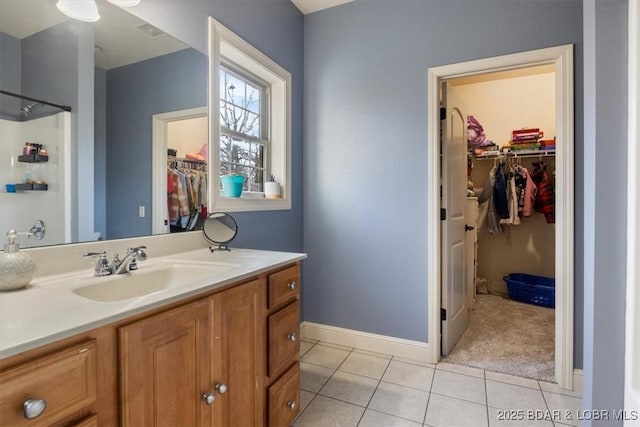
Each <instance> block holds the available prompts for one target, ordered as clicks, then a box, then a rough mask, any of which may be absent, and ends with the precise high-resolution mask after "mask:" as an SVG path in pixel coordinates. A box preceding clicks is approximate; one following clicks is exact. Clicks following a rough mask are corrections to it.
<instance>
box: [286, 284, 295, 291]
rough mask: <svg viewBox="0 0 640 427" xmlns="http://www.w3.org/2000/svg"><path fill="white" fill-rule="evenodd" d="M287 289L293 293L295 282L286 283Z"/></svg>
mask: <svg viewBox="0 0 640 427" xmlns="http://www.w3.org/2000/svg"><path fill="white" fill-rule="evenodd" d="M287 288H289V289H291V290H292V291H294V290H295V289H296V282H289V283H287Z"/></svg>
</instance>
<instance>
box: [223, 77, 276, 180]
mask: <svg viewBox="0 0 640 427" xmlns="http://www.w3.org/2000/svg"><path fill="white" fill-rule="evenodd" d="M266 99H267V86H266V85H265V84H260V83H254V82H253V81H252V80H249V79H246V78H244V77H242V76H241V75H240V74H239V73H238V72H235V71H233V69H232V68H230V67H227V66H224V65H222V66H221V67H220V175H227V174H239V175H242V176H244V177H245V178H246V181H245V183H244V187H243V191H256V192H262V191H263V183H264V182H265V178H266V173H267V168H266V167H265V165H266V162H265V158H268V156H269V132H268V130H269V127H268V118H269V111H268V107H267V106H268V102H266Z"/></svg>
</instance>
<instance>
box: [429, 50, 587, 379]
mask: <svg viewBox="0 0 640 427" xmlns="http://www.w3.org/2000/svg"><path fill="white" fill-rule="evenodd" d="M547 64H552V65H555V72H556V75H555V76H556V140H557V148H556V169H557V171H558V172H559V173H556V226H555V227H556V233H555V247H556V254H555V279H556V301H555V302H556V310H555V379H556V382H557V383H558V385H559V386H560V387H562V388H564V389H567V390H572V389H573V333H574V331H573V329H574V328H573V313H574V307H573V304H574V265H573V253H574V201H573V196H574V171H573V169H574V136H573V130H574V121H573V120H574V119H573V114H574V113H573V111H574V108H573V104H574V99H573V93H574V92H573V45H563V46H556V47H550V48H546V49H538V50H533V51H528V52H520V53H514V54H510V55H503V56H496V57H492V58H484V59H479V60H475V61H468V62H461V63H457V64H451V65H444V66H440V67H432V68H429V70H428V91H427V110H428V117H427V129H428V145H427V158H428V160H427V171H428V183H427V209H428V212H429V214H428V220H427V221H428V224H427V268H428V282H427V283H429V284H431V285H430V286H429V293H428V295H429V303H428V307H429V316H428V321H429V324H428V340H429V349H430V353H431V361H432V362H437V361H438V360H439V359H440V345H441V344H440V306H441V303H440V301H441V277H442V275H441V265H440V263H441V252H440V251H441V247H442V244H441V240H442V236H441V232H440V227H441V221H440V215H439V213H440V189H439V186H440V166H439V163H440V147H439V145H440V144H439V142H438V141H439V132H438V127H439V122H440V117H439V115H440V114H439V113H440V105H439V96H438V93H439V83H440V81H441V80H445V79H452V78H457V77H465V76H472V75H477V74H485V73H490V72H496V71H504V70H511V69H518V68H526V67H532V66H538V65H547Z"/></svg>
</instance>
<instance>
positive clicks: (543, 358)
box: [441, 294, 555, 382]
mask: <svg viewBox="0 0 640 427" xmlns="http://www.w3.org/2000/svg"><path fill="white" fill-rule="evenodd" d="M554 322H555V314H554V310H553V309H551V308H545V307H539V306H536V305H531V304H524V303H520V302H517V301H513V300H509V299H506V298H503V297H500V296H495V295H483V294H479V295H477V302H476V307H475V310H474V311H472V314H471V320H470V323H469V328H468V329H467V330H466V331H465V333H464V334H463V335H462V337H461V338H460V340H459V341H458V343H457V344H456V345H455V346H454V348H453V350H452V351H451V353H450V354H449V355H448V356H447V357H446V358H444V359H443V360H441V361H442V362H449V363H457V364H460V365H466V366H473V367H475V368H481V369H486V370H489V371H494V372H500V373H504V374H510V375H516V376H519V377H526V378H533V379H536V380H543V381H550V382H553V381H555V379H554V365H555V360H554V345H555V338H554V332H555V328H554Z"/></svg>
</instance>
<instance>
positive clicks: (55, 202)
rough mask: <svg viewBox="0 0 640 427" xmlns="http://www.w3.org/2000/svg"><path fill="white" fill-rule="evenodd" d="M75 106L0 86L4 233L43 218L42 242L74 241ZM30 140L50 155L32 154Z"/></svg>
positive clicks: (1, 221) (1, 219)
mask: <svg viewBox="0 0 640 427" xmlns="http://www.w3.org/2000/svg"><path fill="white" fill-rule="evenodd" d="M70 110H71V109H70V108H69V107H66V106H63V105H56V104H53V103H50V102H47V101H44V100H37V99H33V98H29V97H25V96H22V95H19V94H16V93H12V92H8V91H4V90H0V207H1V209H0V234H3V233H5V232H6V231H7V230H10V229H16V230H20V231H26V230H29V229H30V228H31V227H32V226H33V224H34V222H35V221H36V220H42V221H44V223H45V224H46V225H47V233H46V235H45V238H44V239H43V240H42V241H39V242H37V245H38V246H42V245H54V244H60V243H69V242H71V178H70V169H71V158H70V155H69V153H70V145H71V113H70ZM26 143H31V144H40V145H41V146H42V148H44V149H45V150H46V156H44V155H43V156H37V157H36V156H29V155H28V154H29V153H28V152H26V151H25V146H26ZM33 183H38V184H35V185H34V184H33ZM12 190H15V192H13V191H12ZM0 239H1V236H0ZM20 243H21V246H23V247H29V246H31V244H32V243H34V242H32V241H30V240H23V241H22V242H20Z"/></svg>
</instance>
